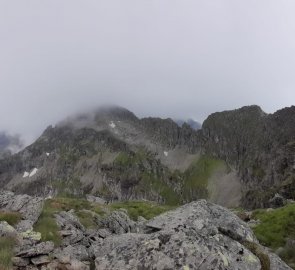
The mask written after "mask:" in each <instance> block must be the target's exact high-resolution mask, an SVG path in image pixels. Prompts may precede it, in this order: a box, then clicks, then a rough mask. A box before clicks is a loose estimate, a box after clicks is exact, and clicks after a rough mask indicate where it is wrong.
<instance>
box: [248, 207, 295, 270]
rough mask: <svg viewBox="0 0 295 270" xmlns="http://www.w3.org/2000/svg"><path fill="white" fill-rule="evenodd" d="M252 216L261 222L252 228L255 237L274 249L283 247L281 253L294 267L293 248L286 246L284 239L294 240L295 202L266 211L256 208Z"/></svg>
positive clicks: (294, 255) (294, 251)
mask: <svg viewBox="0 0 295 270" xmlns="http://www.w3.org/2000/svg"><path fill="white" fill-rule="evenodd" d="M253 215H254V218H255V219H259V220H260V221H261V223H260V224H259V225H257V226H256V227H255V228H254V232H255V234H256V237H257V238H258V240H259V241H260V243H262V244H263V245H265V246H267V247H270V248H272V249H273V250H274V251H275V250H276V249H277V248H279V247H283V248H284V250H283V252H282V253H281V254H279V255H280V256H281V258H282V259H284V260H285V261H286V262H287V263H289V264H290V265H291V264H292V263H293V265H292V266H293V267H295V248H292V247H287V246H286V240H287V238H289V239H294V240H295V204H289V205H286V206H284V207H282V208H278V209H275V210H273V211H269V212H267V211H266V210H256V211H255V212H254V214H253Z"/></svg>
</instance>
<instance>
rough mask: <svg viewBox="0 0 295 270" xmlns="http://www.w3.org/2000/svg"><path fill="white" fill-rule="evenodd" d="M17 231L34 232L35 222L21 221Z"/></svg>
mask: <svg viewBox="0 0 295 270" xmlns="http://www.w3.org/2000/svg"><path fill="white" fill-rule="evenodd" d="M16 230H17V231H18V232H26V231H32V230H33V221H32V220H27V219H26V220H21V221H20V222H19V223H18V224H17V225H16Z"/></svg>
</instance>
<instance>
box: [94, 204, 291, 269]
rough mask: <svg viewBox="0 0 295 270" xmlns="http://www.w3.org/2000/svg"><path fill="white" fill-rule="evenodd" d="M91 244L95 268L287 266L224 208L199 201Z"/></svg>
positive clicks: (241, 267) (260, 267) (277, 267)
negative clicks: (133, 230) (142, 228)
mask: <svg viewBox="0 0 295 270" xmlns="http://www.w3.org/2000/svg"><path fill="white" fill-rule="evenodd" d="M145 226H146V233H127V234H121V235H116V236H111V237H108V238H106V239H105V240H103V241H100V242H96V243H94V244H93V246H94V247H93V248H94V254H95V257H96V260H95V264H96V269H139V268H140V269H204V270H205V269H221V270H222V269H224V270H225V269H227V270H229V269H232V270H236V269H245V270H246V269H247V270H251V269H253V270H254V269H255V270H257V269H263V270H265V269H270V270H287V269H290V268H289V267H288V266H287V265H286V264H285V263H283V262H282V261H281V260H280V259H279V258H278V257H277V256H276V255H274V254H270V253H269V252H268V251H267V250H266V249H265V248H263V247H262V246H260V245H259V243H258V241H257V239H256V238H255V236H254V234H253V232H252V231H251V229H250V228H249V227H248V226H247V224H246V223H244V222H243V221H241V220H240V219H239V218H238V217H237V216H235V215H234V214H232V213H231V212H230V211H228V210H226V209H225V208H222V207H220V206H217V205H214V204H211V203H208V202H206V201H205V200H201V201H198V202H193V203H190V204H187V205H184V206H182V207H180V208H178V209H176V210H174V211H170V212H167V213H165V214H162V215H160V216H158V217H156V218H154V219H153V220H151V221H149V222H147V223H146V224H145Z"/></svg>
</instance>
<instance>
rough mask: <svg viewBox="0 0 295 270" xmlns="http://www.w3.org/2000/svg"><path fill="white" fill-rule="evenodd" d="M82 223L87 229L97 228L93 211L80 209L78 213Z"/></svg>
mask: <svg viewBox="0 0 295 270" xmlns="http://www.w3.org/2000/svg"><path fill="white" fill-rule="evenodd" d="M76 214H77V217H78V218H79V220H80V222H81V224H82V225H83V226H84V227H85V228H87V229H95V228H97V224H96V223H95V222H94V215H93V214H91V212H87V211H83V210H80V211H78V212H77V213H76Z"/></svg>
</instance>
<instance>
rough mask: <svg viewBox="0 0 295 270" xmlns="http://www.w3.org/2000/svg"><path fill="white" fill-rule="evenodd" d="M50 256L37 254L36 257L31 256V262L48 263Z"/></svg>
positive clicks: (37, 263) (35, 263)
mask: <svg viewBox="0 0 295 270" xmlns="http://www.w3.org/2000/svg"><path fill="white" fill-rule="evenodd" d="M50 261H51V260H50V258H49V257H48V256H47V255H40V256H37V257H34V258H31V262H32V263H33V264H34V265H38V266H39V265H43V264H48V263H50Z"/></svg>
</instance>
